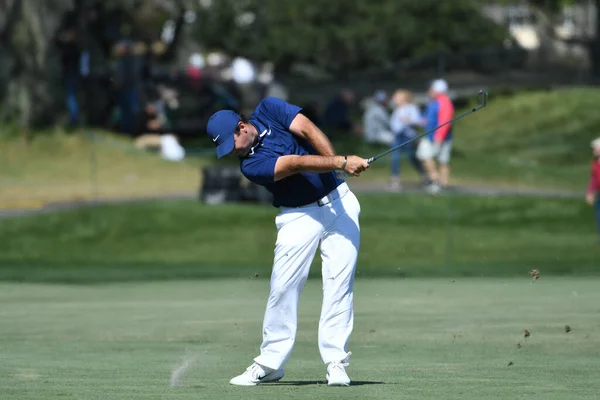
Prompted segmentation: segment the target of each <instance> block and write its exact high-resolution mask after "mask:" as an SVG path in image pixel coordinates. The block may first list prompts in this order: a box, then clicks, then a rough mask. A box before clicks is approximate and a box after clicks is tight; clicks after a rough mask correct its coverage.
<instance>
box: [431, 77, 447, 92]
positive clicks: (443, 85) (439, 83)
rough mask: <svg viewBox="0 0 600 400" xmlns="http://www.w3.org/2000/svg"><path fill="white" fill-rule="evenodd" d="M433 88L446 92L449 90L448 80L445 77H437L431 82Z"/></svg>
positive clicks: (436, 90)
mask: <svg viewBox="0 0 600 400" xmlns="http://www.w3.org/2000/svg"><path fill="white" fill-rule="evenodd" d="M431 89H433V90H434V91H435V92H437V93H446V92H447V91H448V82H446V81H445V80H443V79H436V80H435V81H433V82H431Z"/></svg>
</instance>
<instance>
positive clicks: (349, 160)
mask: <svg viewBox="0 0 600 400" xmlns="http://www.w3.org/2000/svg"><path fill="white" fill-rule="evenodd" d="M367 168H369V163H368V161H367V160H365V159H364V158H361V157H358V156H347V157H346V163H345V165H344V167H343V172H344V173H346V174H347V175H352V176H360V174H361V173H363V172H364V171H365V170H366V169H367Z"/></svg>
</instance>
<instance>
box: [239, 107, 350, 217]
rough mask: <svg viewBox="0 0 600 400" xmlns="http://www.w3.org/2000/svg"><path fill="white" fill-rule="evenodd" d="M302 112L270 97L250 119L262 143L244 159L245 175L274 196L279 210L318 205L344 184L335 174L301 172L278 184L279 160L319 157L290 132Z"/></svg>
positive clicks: (242, 164)
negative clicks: (277, 167) (277, 169)
mask: <svg viewBox="0 0 600 400" xmlns="http://www.w3.org/2000/svg"><path fill="white" fill-rule="evenodd" d="M301 110H302V109H301V108H300V107H297V106H295V105H292V104H289V103H287V102H285V101H283V100H281V99H278V98H276V97H267V98H266V99H264V100H263V101H261V102H260V104H259V105H258V107H256V109H255V110H254V113H252V115H251V116H250V118H249V121H250V123H251V124H252V125H254V127H255V128H256V130H257V131H258V143H257V144H256V145H255V146H254V147H252V149H251V150H250V153H249V154H248V155H247V156H246V157H243V158H241V159H240V167H241V170H242V174H243V175H244V176H245V177H246V178H248V180H250V181H251V182H254V183H256V184H258V185H262V186H264V187H265V188H266V189H267V190H268V191H269V192H271V193H272V194H273V206H275V207H299V206H303V205H306V204H309V203H312V202H315V201H317V200H318V199H320V198H321V197H323V196H325V195H327V194H328V193H329V192H331V191H332V190H333V189H335V188H337V187H338V186H339V185H340V184H341V183H343V182H344V181H343V180H342V179H340V178H338V176H337V174H336V173H335V172H334V171H332V172H326V173H320V174H319V173H314V172H300V173H297V174H294V175H291V176H288V177H287V178H284V179H281V180H279V181H277V182H275V180H274V175H275V163H276V162H277V159H278V158H279V157H281V156H285V155H290V154H295V155H299V156H303V155H308V154H315V155H318V154H319V153H317V151H316V150H315V149H314V147H312V145H311V144H310V143H309V142H308V141H307V140H305V139H302V138H300V137H298V136H297V135H294V134H293V133H291V132H290V131H289V127H290V125H291V123H292V121H293V120H294V118H295V117H296V115H297V114H298V113H299V112H300V111H301Z"/></svg>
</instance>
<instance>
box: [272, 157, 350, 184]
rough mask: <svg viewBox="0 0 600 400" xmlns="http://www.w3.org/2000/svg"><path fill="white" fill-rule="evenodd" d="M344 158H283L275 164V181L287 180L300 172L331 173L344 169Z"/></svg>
mask: <svg viewBox="0 0 600 400" xmlns="http://www.w3.org/2000/svg"><path fill="white" fill-rule="evenodd" d="M343 165H344V157H343V156H315V155H306V156H296V155H290V156H283V157H279V159H278V160H277V162H276V163H275V180H276V181H278V180H280V179H283V178H286V177H288V176H290V175H293V174H297V173H299V172H316V173H322V172H330V171H335V170H338V169H342V166H343Z"/></svg>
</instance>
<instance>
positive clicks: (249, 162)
mask: <svg viewBox="0 0 600 400" xmlns="http://www.w3.org/2000/svg"><path fill="white" fill-rule="evenodd" d="M300 112H301V109H300V108H299V107H297V106H295V105H292V104H289V103H287V102H285V101H283V100H280V99H277V98H274V97H268V98H266V99H264V100H263V101H261V103H260V104H259V105H258V106H257V107H256V109H255V110H254V112H253V114H252V115H251V116H250V117H249V118H246V117H244V116H243V115H238V114H236V113H235V112H233V111H229V110H221V111H218V112H216V113H215V114H213V115H212V116H211V118H210V119H209V121H208V124H207V133H208V136H209V137H210V138H211V140H212V141H213V142H214V144H215V146H216V147H217V157H219V158H221V157H223V156H225V155H227V154H232V155H234V156H236V157H238V158H239V159H240V168H241V171H242V174H243V175H244V176H245V177H246V178H248V179H249V180H250V181H252V182H254V183H256V184H259V185H262V186H264V187H265V188H266V189H267V190H269V191H270V192H271V193H272V194H273V205H274V206H275V207H278V208H279V209H280V211H279V214H278V215H277V217H276V218H275V225H276V227H277V242H276V243H275V257H274V262H273V271H272V274H271V290H270V293H269V299H268V301H267V307H266V312H265V316H264V321H263V341H262V345H261V346H260V355H258V356H257V357H256V358H255V359H254V363H253V364H252V365H250V366H249V367H248V368H247V369H246V371H245V372H244V373H242V374H241V375H239V376H236V377H234V378H233V379H231V381H230V383H231V384H233V385H242V386H253V385H256V384H259V383H264V382H276V381H278V380H280V379H281V378H283V376H284V366H285V365H286V363H287V361H288V359H289V358H290V354H291V352H292V348H293V346H294V341H295V338H296V329H297V319H298V298H299V296H300V293H301V292H302V289H303V287H304V284H305V282H306V279H307V277H308V273H309V269H310V265H311V263H312V261H313V258H314V256H315V252H316V250H317V248H318V247H319V246H320V250H321V259H322V277H323V304H322V309H321V318H320V320H319V339H318V341H319V351H320V353H321V358H322V360H323V362H324V363H325V365H326V366H327V368H326V370H327V371H326V379H327V383H328V385H330V386H348V385H350V378H349V377H348V374H347V373H346V369H345V367H346V366H348V364H349V356H350V354H351V353H349V352H347V350H346V347H347V343H348V339H349V338H350V334H351V332H352V328H353V322H354V307H353V286H354V275H355V269H356V259H357V256H358V249H359V243H360V228H359V221H358V220H359V214H360V204H359V202H358V200H357V199H356V197H355V196H354V194H353V193H352V192H351V191H350V190H349V188H348V186H347V184H346V183H345V182H344V181H343V180H342V179H341V178H340V177H338V174H337V173H336V171H345V172H346V173H347V174H350V175H353V176H359V175H360V174H361V173H362V172H364V171H365V170H366V169H367V168H368V167H369V164H368V163H367V161H366V160H365V159H363V158H360V157H357V156H340V155H336V153H335V150H334V149H333V146H332V144H331V142H330V141H329V140H328V138H327V137H326V136H325V134H324V133H323V132H321V130H319V129H318V128H317V127H316V126H315V125H314V124H313V123H312V122H311V121H310V120H309V119H308V118H306V117H305V116H304V115H303V114H301V113H300ZM249 240H251V238H249Z"/></svg>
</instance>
